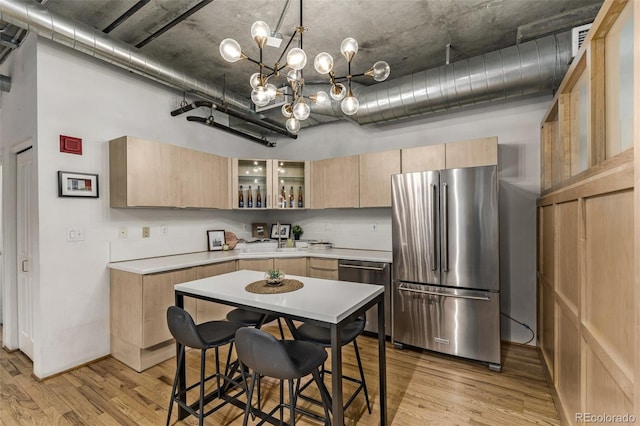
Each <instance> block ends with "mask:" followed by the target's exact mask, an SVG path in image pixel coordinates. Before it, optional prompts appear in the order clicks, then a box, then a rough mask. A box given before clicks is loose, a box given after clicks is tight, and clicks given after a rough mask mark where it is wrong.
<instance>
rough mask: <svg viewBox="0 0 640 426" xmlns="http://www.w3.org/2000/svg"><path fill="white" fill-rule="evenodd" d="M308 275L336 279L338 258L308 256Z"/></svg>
mask: <svg viewBox="0 0 640 426" xmlns="http://www.w3.org/2000/svg"><path fill="white" fill-rule="evenodd" d="M309 276H310V277H312V278H324V279H328V280H337V279H338V259H323V258H321V257H310V258H309Z"/></svg>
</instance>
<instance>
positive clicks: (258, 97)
mask: <svg viewBox="0 0 640 426" xmlns="http://www.w3.org/2000/svg"><path fill="white" fill-rule="evenodd" d="M251 100H252V101H253V103H254V104H256V106H259V107H263V106H266V105H267V104H268V103H269V94H268V93H267V89H265V88H264V87H263V86H258V87H256V88H255V89H253V90H252V91H251Z"/></svg>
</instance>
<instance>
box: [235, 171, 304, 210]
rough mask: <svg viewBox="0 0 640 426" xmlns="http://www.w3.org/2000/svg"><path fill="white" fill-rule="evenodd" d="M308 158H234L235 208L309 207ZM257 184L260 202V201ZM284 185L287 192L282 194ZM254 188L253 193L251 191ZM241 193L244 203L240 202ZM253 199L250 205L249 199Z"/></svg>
mask: <svg viewBox="0 0 640 426" xmlns="http://www.w3.org/2000/svg"><path fill="white" fill-rule="evenodd" d="M309 169H310V162H309V161H288V160H264V159H262V160H258V159H253V160H249V159H239V158H234V159H232V178H231V181H232V183H233V188H232V194H233V196H232V206H233V208H234V209H242V210H244V209H285V210H286V209H301V208H308V203H309V200H308V194H309V185H310V183H309ZM258 188H259V189H260V203H258ZM283 189H284V192H285V196H284V197H282V191H283ZM250 191H251V197H249V192H250ZM240 194H242V203H241V202H240V200H241V198H240ZM249 199H251V205H250V203H249Z"/></svg>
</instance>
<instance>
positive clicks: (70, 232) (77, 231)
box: [67, 228, 84, 241]
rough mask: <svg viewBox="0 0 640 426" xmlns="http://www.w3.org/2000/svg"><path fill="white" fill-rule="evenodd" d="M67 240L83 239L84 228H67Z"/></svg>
mask: <svg viewBox="0 0 640 426" xmlns="http://www.w3.org/2000/svg"><path fill="white" fill-rule="evenodd" d="M67 241H84V228H67Z"/></svg>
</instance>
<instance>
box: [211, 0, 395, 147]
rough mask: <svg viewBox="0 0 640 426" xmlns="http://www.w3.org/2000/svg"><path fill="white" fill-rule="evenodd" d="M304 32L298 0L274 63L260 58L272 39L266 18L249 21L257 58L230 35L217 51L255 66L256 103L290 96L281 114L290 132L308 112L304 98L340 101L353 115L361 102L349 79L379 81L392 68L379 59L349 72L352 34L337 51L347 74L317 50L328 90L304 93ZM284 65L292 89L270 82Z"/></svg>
mask: <svg viewBox="0 0 640 426" xmlns="http://www.w3.org/2000/svg"><path fill="white" fill-rule="evenodd" d="M304 32H305V28H304V26H303V25H302V0H300V24H299V25H298V26H297V27H296V29H295V31H294V32H293V34H292V35H291V37H290V38H289V42H288V43H287V45H286V46H285V47H284V49H283V51H282V53H281V54H280V57H279V58H278V60H277V61H276V63H275V64H274V65H273V66H268V65H266V64H265V63H264V62H263V58H262V56H263V49H264V47H265V44H268V40H271V39H272V38H271V29H270V28H269V25H268V24H267V23H266V22H263V21H256V22H254V23H253V25H251V37H252V38H253V40H254V41H255V42H256V44H257V45H258V49H259V54H260V56H259V59H257V60H256V59H253V58H250V57H249V56H247V55H246V54H245V53H244V52H243V51H242V49H241V47H240V44H239V43H238V42H237V41H235V40H234V39H232V38H226V39H224V40H222V42H220V55H221V56H222V58H223V59H224V60H225V61H227V62H230V63H234V62H238V61H240V60H243V59H246V60H248V61H250V62H253V63H254V64H256V65H257V66H258V72H256V73H253V74H252V75H251V77H250V78H249V84H250V85H251V89H252V90H251V101H252V102H253V103H254V104H255V105H256V106H257V107H263V106H266V105H268V104H269V102H271V101H273V100H274V99H275V98H276V96H278V95H284V96H285V97H286V96H289V97H290V98H291V100H290V101H288V102H285V104H284V105H283V106H282V109H281V111H282V115H284V117H285V118H287V122H286V128H287V131H289V132H291V133H293V134H297V133H298V131H299V130H300V121H303V120H306V119H307V118H308V117H309V115H310V113H311V108H310V107H309V104H308V103H307V100H309V101H311V102H314V103H316V104H326V103H329V102H331V101H330V99H333V100H335V101H341V104H340V107H341V109H342V112H343V113H344V114H346V115H353V114H355V113H357V112H358V108H359V106H360V103H359V102H358V99H357V98H356V97H355V96H354V95H353V91H352V90H351V80H352V79H353V78H354V77H362V76H368V77H372V78H373V79H374V80H375V81H378V82H380V81H384V80H386V79H387V77H389V73H390V71H391V69H390V67H389V64H388V63H386V62H384V61H378V62H376V63H375V64H373V66H372V67H371V68H370V69H369V70H367V71H366V72H363V73H360V74H351V62H352V60H353V58H354V57H355V56H356V54H357V53H358V42H357V41H356V40H355V39H354V38H352V37H347V38H345V39H344V40H343V41H342V44H341V45H340V52H341V53H342V55H343V56H344V57H345V59H346V60H347V65H348V72H347V75H344V76H336V75H335V71H334V69H333V64H334V62H333V57H332V56H331V55H330V54H329V53H327V52H322V53H319V54H318V55H317V56H316V58H315V60H314V63H313V65H314V68H315V70H316V71H317V72H318V73H320V74H323V75H328V76H329V84H330V88H329V94H327V92H325V91H322V90H321V91H318V92H317V93H314V94H312V95H308V96H304V95H303V93H302V89H303V87H304V76H303V71H304V67H305V66H306V65H307V54H306V53H305V51H304V50H303V48H302V47H303V44H302V41H303V33H304ZM296 36H298V45H297V47H293V48H291V49H290V50H289V51H288V52H287V49H289V47H290V46H291V44H292V43H293V41H294V39H295V38H296ZM285 52H286V63H285V64H284V65H281V64H280V62H281V61H282V59H283V58H284V57H285ZM285 69H288V71H287V74H286V77H287V84H288V85H289V86H290V87H291V91H290V92H291V93H285V92H283V91H281V90H278V88H277V87H276V86H275V85H274V84H273V83H270V82H269V79H270V78H277V77H279V76H280V75H281V73H283V71H285ZM345 83H346V85H345Z"/></svg>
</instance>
